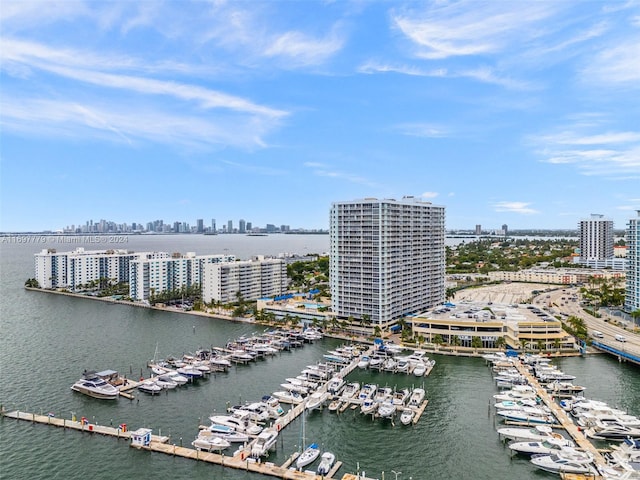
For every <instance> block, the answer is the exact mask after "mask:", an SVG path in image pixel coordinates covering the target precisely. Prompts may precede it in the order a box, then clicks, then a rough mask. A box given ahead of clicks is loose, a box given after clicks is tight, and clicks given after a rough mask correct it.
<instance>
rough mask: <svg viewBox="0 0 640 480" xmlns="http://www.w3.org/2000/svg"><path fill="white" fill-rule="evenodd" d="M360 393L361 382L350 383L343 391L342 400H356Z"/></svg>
mask: <svg viewBox="0 0 640 480" xmlns="http://www.w3.org/2000/svg"><path fill="white" fill-rule="evenodd" d="M359 391H360V383H359V382H351V383H348V384H347V386H346V387H344V390H343V391H342V398H347V399H348V398H354V397H355V396H356V395H357V394H358V392H359Z"/></svg>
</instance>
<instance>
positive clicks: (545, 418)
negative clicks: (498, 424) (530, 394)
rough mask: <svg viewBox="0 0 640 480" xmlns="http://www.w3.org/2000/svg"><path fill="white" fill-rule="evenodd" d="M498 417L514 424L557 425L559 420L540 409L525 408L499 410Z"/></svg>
mask: <svg viewBox="0 0 640 480" xmlns="http://www.w3.org/2000/svg"><path fill="white" fill-rule="evenodd" d="M496 415H498V416H500V417H502V418H504V419H505V420H510V421H512V422H525V423H541V424H553V423H557V420H556V418H555V417H554V416H553V415H551V414H548V413H545V412H543V411H542V410H541V409H539V408H531V407H523V409H522V410H498V411H497V412H496Z"/></svg>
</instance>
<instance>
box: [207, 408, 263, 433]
mask: <svg viewBox="0 0 640 480" xmlns="http://www.w3.org/2000/svg"><path fill="white" fill-rule="evenodd" d="M209 420H211V423H213V424H216V425H226V426H227V427H231V428H233V429H234V430H235V431H237V432H243V433H247V434H249V435H258V434H259V433H260V432H261V431H262V427H261V426H260V425H257V424H256V423H254V422H252V421H251V414H250V413H249V412H242V411H236V412H233V414H232V415H212V416H211V417H209Z"/></svg>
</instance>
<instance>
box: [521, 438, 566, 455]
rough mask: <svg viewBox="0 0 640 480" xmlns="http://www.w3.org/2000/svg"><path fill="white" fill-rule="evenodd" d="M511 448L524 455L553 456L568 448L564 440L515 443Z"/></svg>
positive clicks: (551, 439) (550, 439)
mask: <svg viewBox="0 0 640 480" xmlns="http://www.w3.org/2000/svg"><path fill="white" fill-rule="evenodd" d="M509 448H510V449H511V450H513V451H514V452H518V453H521V454H524V455H552V454H554V453H557V452H559V451H562V449H564V448H568V447H567V445H566V441H565V440H564V439H562V440H558V439H556V438H548V439H546V440H542V441H541V442H513V443H510V444H509Z"/></svg>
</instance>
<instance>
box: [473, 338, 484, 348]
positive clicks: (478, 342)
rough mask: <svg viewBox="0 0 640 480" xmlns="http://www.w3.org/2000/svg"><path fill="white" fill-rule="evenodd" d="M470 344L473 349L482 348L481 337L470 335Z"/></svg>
mask: <svg viewBox="0 0 640 480" xmlns="http://www.w3.org/2000/svg"><path fill="white" fill-rule="evenodd" d="M471 346H472V347H473V348H475V349H478V348H482V339H480V337H478V336H476V335H474V336H473V337H471Z"/></svg>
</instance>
